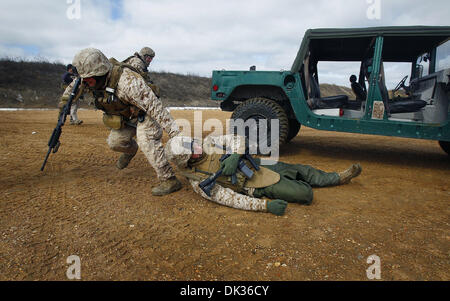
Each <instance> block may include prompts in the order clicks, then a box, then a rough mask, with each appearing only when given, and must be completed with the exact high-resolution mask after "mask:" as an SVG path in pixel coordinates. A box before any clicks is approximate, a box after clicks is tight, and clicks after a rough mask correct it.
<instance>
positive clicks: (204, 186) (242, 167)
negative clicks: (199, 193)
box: [198, 153, 260, 197]
mask: <svg viewBox="0 0 450 301" xmlns="http://www.w3.org/2000/svg"><path fill="white" fill-rule="evenodd" d="M230 156H231V155H230V154H225V155H223V156H222V158H220V161H221V162H222V161H223V160H225V159H227V158H228V157H230ZM244 158H245V159H247V160H248V161H249V162H250V163H251V164H252V166H253V168H255V169H256V170H259V169H260V168H259V166H258V165H257V164H256V162H255V161H254V160H253V158H252V156H251V155H250V154H248V153H246V154H245V155H244V156H243V158H240V159H239V165H238V170H239V171H240V172H242V173H243V174H244V175H245V176H246V177H247V178H248V179H251V178H252V177H253V175H254V172H253V171H252V170H251V169H250V168H249V167H248V166H247V164H246V163H245V161H244ZM222 172H223V170H222V169H220V170H219V171H217V172H216V173H215V174H213V175H212V176H210V177H209V178H207V179H206V180H204V181H203V182H201V183H200V184H199V185H198V186H199V187H200V189H201V190H203V192H204V193H206V195H207V196H209V197H211V190H212V189H213V188H214V186H215V185H216V180H217V179H218V178H219V177H220V176H221V175H222ZM231 183H232V184H233V185H234V184H236V183H237V177H236V173H234V174H233V175H231Z"/></svg>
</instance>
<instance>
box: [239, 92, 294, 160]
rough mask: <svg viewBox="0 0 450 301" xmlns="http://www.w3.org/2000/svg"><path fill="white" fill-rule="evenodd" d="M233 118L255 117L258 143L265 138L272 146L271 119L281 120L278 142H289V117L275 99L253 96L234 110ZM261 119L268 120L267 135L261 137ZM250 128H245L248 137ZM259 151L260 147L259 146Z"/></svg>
mask: <svg viewBox="0 0 450 301" xmlns="http://www.w3.org/2000/svg"><path fill="white" fill-rule="evenodd" d="M231 119H232V120H236V119H242V120H244V122H246V121H247V120H249V119H254V120H255V121H256V124H257V127H258V138H257V139H258V145H260V144H261V142H263V140H261V139H264V140H266V141H267V142H266V141H264V142H266V143H267V144H266V146H268V147H270V146H272V145H271V139H270V138H271V121H270V120H272V119H278V120H279V122H280V123H279V139H278V141H277V143H279V144H278V145H282V144H284V143H286V142H287V137H288V131H289V119H288V117H287V114H286V112H285V110H284V109H283V108H282V107H281V106H280V105H279V104H278V103H276V102H275V101H273V100H270V99H266V98H260V97H257V98H251V99H249V100H247V101H245V102H243V103H241V104H240V105H239V106H238V107H237V108H236V110H234V112H233V114H232V115H231ZM260 120H267V136H265V137H259V126H260V122H259V121H260ZM233 132H234V133H236V132H237V129H236V128H234V130H233ZM248 135H249V129H248V127H247V128H246V129H245V136H246V137H248ZM258 152H260V149H259V147H258Z"/></svg>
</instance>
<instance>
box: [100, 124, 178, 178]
mask: <svg viewBox="0 0 450 301" xmlns="http://www.w3.org/2000/svg"><path fill="white" fill-rule="evenodd" d="M162 135H163V132H162V129H161V126H160V125H159V124H158V123H157V122H156V121H155V120H154V119H153V118H151V117H150V116H148V115H147V116H145V121H144V122H138V123H137V128H134V127H132V126H129V125H125V127H123V128H122V129H120V130H111V133H110V134H109V137H108V139H107V142H108V145H109V147H110V148H111V149H112V150H113V151H116V152H121V153H126V154H134V153H135V152H136V151H137V150H138V147H139V148H140V149H141V151H142V152H143V153H144V155H145V157H146V158H147V160H148V162H149V163H150V165H151V166H152V167H153V169H154V170H155V172H156V175H157V176H158V179H159V180H160V181H165V180H167V179H169V178H171V177H173V176H175V173H174V171H173V169H172V166H171V165H170V163H169V161H167V158H166V156H165V153H164V146H163V144H162V141H161V138H162ZM134 136H136V140H137V143H136V141H135V140H134V139H133V138H134Z"/></svg>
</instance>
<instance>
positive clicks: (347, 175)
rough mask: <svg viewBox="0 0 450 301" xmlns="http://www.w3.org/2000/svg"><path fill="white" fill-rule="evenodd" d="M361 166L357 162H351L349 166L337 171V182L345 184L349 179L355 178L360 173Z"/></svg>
mask: <svg viewBox="0 0 450 301" xmlns="http://www.w3.org/2000/svg"><path fill="white" fill-rule="evenodd" d="M361 171H362V167H361V165H359V163H357V164H353V165H352V166H350V168H348V169H346V170H344V171H342V172H340V173H338V175H339V184H341V185H342V184H347V183H349V182H350V180H351V179H353V178H356V177H357V176H359V175H360V174H361Z"/></svg>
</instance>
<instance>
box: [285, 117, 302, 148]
mask: <svg viewBox="0 0 450 301" xmlns="http://www.w3.org/2000/svg"><path fill="white" fill-rule="evenodd" d="M301 126H302V125H301V123H300V122H298V121H297V119H289V132H288V135H287V142H289V141H291V140H292V139H294V138H295V136H297V134H298V132H299V131H300V128H301Z"/></svg>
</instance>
